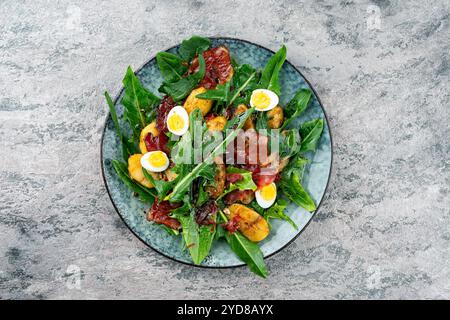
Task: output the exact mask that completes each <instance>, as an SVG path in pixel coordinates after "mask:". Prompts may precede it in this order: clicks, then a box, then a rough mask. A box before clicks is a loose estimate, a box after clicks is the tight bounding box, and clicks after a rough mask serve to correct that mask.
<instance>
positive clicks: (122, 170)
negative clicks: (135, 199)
mask: <svg viewBox="0 0 450 320" xmlns="http://www.w3.org/2000/svg"><path fill="white" fill-rule="evenodd" d="M111 162H112V165H113V167H114V170H116V172H117V175H118V176H119V178H120V179H121V180H122V181H123V183H125V185H126V186H128V188H130V189H131V190H132V191H133V192H135V193H136V194H137V195H139V198H140V199H141V200H142V201H143V202H146V203H149V204H153V201H154V200H155V195H154V194H153V193H152V191H151V190H150V189H148V188H146V187H144V186H142V185H140V184H138V183H137V182H135V181H134V180H133V179H131V178H130V176H129V175H128V169H127V165H126V164H125V163H123V162H121V161H119V160H111Z"/></svg>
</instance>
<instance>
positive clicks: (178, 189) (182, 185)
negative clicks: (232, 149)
mask: <svg viewBox="0 0 450 320" xmlns="http://www.w3.org/2000/svg"><path fill="white" fill-rule="evenodd" d="M253 111H254V108H250V109H248V110H247V111H246V112H244V113H242V114H240V115H239V117H238V118H239V122H238V125H237V127H236V129H235V130H233V131H231V132H229V133H228V135H227V136H226V137H225V139H223V141H222V142H221V143H220V144H218V145H217V146H216V147H215V148H214V150H212V152H211V153H210V154H209V155H208V156H207V157H206V158H205V159H204V160H203V162H201V163H199V164H197V165H196V166H195V167H194V168H193V169H192V171H190V172H189V173H188V174H187V175H186V176H184V177H183V178H182V179H181V180H180V181H179V182H178V183H177V184H176V185H175V187H174V188H173V190H172V193H171V194H169V196H168V197H169V200H170V201H171V202H174V201H175V199H179V198H180V197H182V196H183V194H184V193H186V191H187V190H188V188H189V186H190V185H191V184H192V181H194V179H196V178H198V177H199V176H204V177H205V176H207V175H205V171H206V170H210V168H208V166H209V167H211V163H212V162H213V159H214V157H216V156H218V155H220V154H223V152H224V150H225V148H226V147H227V145H228V144H229V143H230V142H231V141H233V140H234V138H236V136H237V135H238V133H239V130H240V129H242V127H243V126H244V123H245V121H246V120H247V119H248V117H250V115H251V114H252V113H253Z"/></svg>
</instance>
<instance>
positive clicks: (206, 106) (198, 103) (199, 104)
mask: <svg viewBox="0 0 450 320" xmlns="http://www.w3.org/2000/svg"><path fill="white" fill-rule="evenodd" d="M203 92H206V89H205V88H203V87H199V88H197V89H194V90H192V92H191V93H190V94H189V96H188V97H187V99H186V101H185V102H184V105H183V107H184V108H185V109H186V111H187V113H188V114H190V113H191V112H192V111H194V110H195V109H196V108H199V109H200V110H201V111H202V114H203V115H204V116H205V115H206V114H207V113H208V112H209V110H211V107H212V104H213V101H212V100H207V99H199V98H197V97H196V96H197V95H198V94H200V93H203Z"/></svg>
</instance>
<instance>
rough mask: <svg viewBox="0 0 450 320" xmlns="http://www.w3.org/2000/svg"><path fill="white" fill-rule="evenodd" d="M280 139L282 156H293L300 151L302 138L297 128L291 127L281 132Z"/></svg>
mask: <svg viewBox="0 0 450 320" xmlns="http://www.w3.org/2000/svg"><path fill="white" fill-rule="evenodd" d="M279 139H280V140H279V141H280V157H281V158H285V157H291V156H294V155H295V154H297V153H298V152H299V151H300V146H301V139H300V134H299V133H298V130H297V129H290V130H285V131H283V132H281V134H280V135H279Z"/></svg>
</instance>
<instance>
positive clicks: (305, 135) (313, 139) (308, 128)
mask: <svg viewBox="0 0 450 320" xmlns="http://www.w3.org/2000/svg"><path fill="white" fill-rule="evenodd" d="M322 131H323V119H315V120H311V121H308V122H305V123H303V124H302V126H301V127H300V135H301V137H302V146H301V148H300V151H315V150H316V148H317V144H318V143H319V139H320V136H321V135H322Z"/></svg>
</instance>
